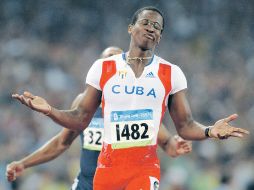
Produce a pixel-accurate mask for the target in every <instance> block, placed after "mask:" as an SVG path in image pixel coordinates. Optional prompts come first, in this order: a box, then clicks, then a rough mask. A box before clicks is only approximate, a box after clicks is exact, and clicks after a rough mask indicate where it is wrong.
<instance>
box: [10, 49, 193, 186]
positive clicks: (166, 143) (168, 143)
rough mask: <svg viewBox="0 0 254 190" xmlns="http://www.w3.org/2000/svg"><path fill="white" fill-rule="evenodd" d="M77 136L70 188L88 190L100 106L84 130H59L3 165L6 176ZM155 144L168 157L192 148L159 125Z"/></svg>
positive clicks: (19, 172)
mask: <svg viewBox="0 0 254 190" xmlns="http://www.w3.org/2000/svg"><path fill="white" fill-rule="evenodd" d="M122 52H123V51H122V50H121V49H120V48H118V47H108V48H106V49H105V50H104V51H103V52H102V55H101V58H107V57H110V56H112V55H116V54H120V53H122ZM82 97H83V94H79V95H78V96H77V97H76V99H75V100H74V101H73V103H72V106H71V108H72V109H74V108H75V107H77V106H78V104H79V102H80V101H81V100H82ZM78 135H80V138H81V142H82V148H81V158H80V173H79V175H78V177H77V178H76V179H75V182H74V184H73V185H72V190H92V189H93V176H94V173H95V169H96V166H97V159H98V156H99V153H100V150H101V147H102V137H103V118H102V109H101V107H99V108H98V109H97V111H96V113H95V115H94V117H93V119H92V121H91V123H90V124H89V126H88V128H87V129H86V130H84V131H82V132H80V131H78V130H70V129H63V130H62V131H61V132H59V133H58V134H57V135H56V136H54V137H53V138H52V139H50V140H49V141H48V142H47V143H45V144H44V145H43V146H42V147H41V148H39V149H38V150H36V151H35V152H33V153H32V154H30V155H28V156H27V157H25V158H23V159H21V160H19V161H14V162H12V163H10V164H9V165H7V167H6V176H7V179H8V180H9V181H14V180H16V178H17V177H18V176H20V175H22V173H23V172H24V170H25V169H26V168H29V167H33V166H36V165H38V164H42V163H45V162H48V161H50V160H53V159H55V158H56V157H58V156H59V155H60V154H62V153H63V152H64V151H66V150H67V149H68V148H69V147H70V145H71V144H72V142H73V141H74V140H75V139H76V137H77V136H78ZM158 143H159V145H160V146H161V148H162V149H163V150H164V151H165V152H166V153H167V154H168V155H169V156H172V157H175V156H178V155H182V154H186V153H188V152H190V151H191V149H192V145H191V142H190V141H184V140H183V139H181V138H180V137H178V136H175V137H172V136H171V135H170V133H169V132H168V130H166V129H165V127H164V126H163V125H162V126H161V128H160V130H159V135H158Z"/></svg>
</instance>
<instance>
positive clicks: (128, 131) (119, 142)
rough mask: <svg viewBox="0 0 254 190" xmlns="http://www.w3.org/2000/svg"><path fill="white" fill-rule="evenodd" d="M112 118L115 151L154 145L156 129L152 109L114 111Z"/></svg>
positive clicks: (111, 125)
mask: <svg viewBox="0 0 254 190" xmlns="http://www.w3.org/2000/svg"><path fill="white" fill-rule="evenodd" d="M110 117H111V118H110V120H111V122H110V130H111V142H112V144H111V145H112V148H113V149H120V148H128V147H142V146H147V145H151V144H152V140H153V137H154V134H155V129H154V122H153V111H152V110H151V109H142V110H128V111H112V112H111V116H110Z"/></svg>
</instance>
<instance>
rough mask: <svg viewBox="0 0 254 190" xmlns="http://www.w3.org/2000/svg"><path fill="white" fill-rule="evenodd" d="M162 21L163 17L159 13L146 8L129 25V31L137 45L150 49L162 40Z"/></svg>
mask: <svg viewBox="0 0 254 190" xmlns="http://www.w3.org/2000/svg"><path fill="white" fill-rule="evenodd" d="M162 23H163V18H162V16H161V15H160V14H159V13H157V12H155V11H151V10H145V11H143V12H141V13H140V14H139V15H138V19H137V21H136V23H135V24H134V25H129V28H128V32H129V33H130V34H131V38H132V41H133V42H134V43H136V45H137V46H139V47H140V48H141V49H143V50H150V49H153V48H154V47H155V46H156V45H157V44H158V43H159V41H160V38H161V31H162Z"/></svg>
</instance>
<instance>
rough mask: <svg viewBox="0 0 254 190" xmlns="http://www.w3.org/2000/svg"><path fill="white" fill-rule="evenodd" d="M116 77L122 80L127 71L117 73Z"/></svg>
mask: <svg viewBox="0 0 254 190" xmlns="http://www.w3.org/2000/svg"><path fill="white" fill-rule="evenodd" d="M118 75H119V76H120V77H121V78H122V79H123V78H124V77H126V75H127V71H124V70H123V71H118Z"/></svg>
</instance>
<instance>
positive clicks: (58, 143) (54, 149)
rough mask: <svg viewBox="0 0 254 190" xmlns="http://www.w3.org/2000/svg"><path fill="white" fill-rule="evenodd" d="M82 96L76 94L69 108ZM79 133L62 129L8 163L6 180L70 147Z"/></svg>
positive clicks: (14, 177)
mask: <svg viewBox="0 0 254 190" xmlns="http://www.w3.org/2000/svg"><path fill="white" fill-rule="evenodd" d="M82 98H83V94H80V95H78V96H77V97H76V98H75V100H74V101H73V103H72V106H71V109H74V108H75V107H77V106H78V104H79V103H80V101H81V100H82ZM79 133H80V131H78V130H69V129H63V130H62V131H61V132H60V133H58V134H57V135H56V136H54V137H53V138H52V139H50V140H49V141H48V142H47V143H45V144H44V145H43V146H42V147H40V148H39V149H37V150H36V151H34V152H33V153H32V154H30V155H28V156H27V157H25V158H23V159H21V160H19V161H14V162H12V163H10V164H8V165H7V167H6V177H7V179H8V181H14V180H16V177H18V176H20V175H22V173H23V171H24V170H25V169H26V168H29V167H33V166H36V165H39V164H42V163H45V162H48V161H51V160H53V159H55V158H56V157H58V156H59V155H61V154H62V153H63V152H65V151H66V150H67V149H68V148H69V147H70V145H71V144H72V142H73V141H74V139H76V137H77V136H78V135H79Z"/></svg>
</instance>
